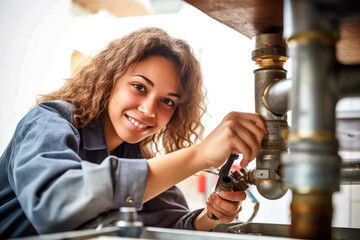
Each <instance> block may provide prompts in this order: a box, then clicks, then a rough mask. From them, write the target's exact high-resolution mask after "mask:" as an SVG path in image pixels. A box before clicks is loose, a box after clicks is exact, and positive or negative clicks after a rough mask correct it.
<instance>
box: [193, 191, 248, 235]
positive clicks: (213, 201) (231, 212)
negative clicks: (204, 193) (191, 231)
mask: <svg viewBox="0 0 360 240" xmlns="http://www.w3.org/2000/svg"><path fill="white" fill-rule="evenodd" d="M245 198H246V194H245V192H243V191H240V192H228V191H221V192H219V193H215V192H213V193H212V194H211V195H210V196H209V198H208V201H207V202H206V206H207V208H205V209H204V210H203V211H202V212H201V213H200V214H199V215H198V216H197V217H196V218H195V220H194V223H193V224H194V228H195V229H196V230H201V231H209V230H211V229H212V228H214V227H215V226H216V225H218V224H221V223H230V222H232V221H233V220H234V219H235V218H236V216H237V215H238V214H239V212H240V211H241V203H242V201H244V200H245ZM212 214H214V215H215V216H216V217H217V218H218V220H215V219H213V218H212Z"/></svg>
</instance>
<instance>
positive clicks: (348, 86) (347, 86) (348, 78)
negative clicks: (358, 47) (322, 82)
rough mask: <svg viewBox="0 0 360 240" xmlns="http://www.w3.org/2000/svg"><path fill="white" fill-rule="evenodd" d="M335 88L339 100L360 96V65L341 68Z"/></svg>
mask: <svg viewBox="0 0 360 240" xmlns="http://www.w3.org/2000/svg"><path fill="white" fill-rule="evenodd" d="M336 87H337V89H338V91H339V95H340V96H339V97H340V98H342V97H351V96H360V65H350V66H342V67H341V68H340V70H339V73H338V79H337V84H336Z"/></svg>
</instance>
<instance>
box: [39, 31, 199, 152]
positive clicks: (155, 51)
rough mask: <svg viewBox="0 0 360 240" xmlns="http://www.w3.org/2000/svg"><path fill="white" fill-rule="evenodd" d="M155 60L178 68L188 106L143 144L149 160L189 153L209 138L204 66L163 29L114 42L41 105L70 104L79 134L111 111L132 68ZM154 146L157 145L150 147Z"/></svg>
mask: <svg viewBox="0 0 360 240" xmlns="http://www.w3.org/2000/svg"><path fill="white" fill-rule="evenodd" d="M151 55H157V56H163V57H165V58H167V59H169V60H171V61H173V62H174V63H175V64H176V66H177V67H178V69H179V74H180V81H181V84H180V85H181V87H180V94H181V96H182V101H181V103H180V104H179V105H178V106H177V109H176V110H175V112H174V114H173V116H172V118H171V119H170V121H169V123H168V124H167V125H166V126H165V127H164V128H163V129H161V130H160V131H159V132H158V133H156V134H154V135H152V136H149V137H147V138H145V139H144V140H142V141H141V143H140V145H141V148H142V152H143V155H144V156H145V157H152V156H154V155H155V154H156V153H160V152H161V151H163V152H164V153H169V152H172V151H176V150H178V149H181V148H185V147H188V146H190V145H192V144H194V143H196V142H197V141H198V140H199V139H201V138H202V135H203V132H204V126H203V125H202V123H201V118H202V116H203V114H204V113H205V111H206V106H205V103H204V98H205V91H204V88H203V81H202V74H201V70H200V64H199V62H198V61H197V59H196V58H195V56H194V54H193V51H192V49H191V48H190V46H189V44H188V43H186V42H185V41H184V40H181V39H176V38H172V37H170V36H169V35H168V34H167V33H166V32H165V31H163V30H161V29H159V28H155V27H150V28H143V29H140V30H137V31H135V32H132V33H130V34H128V35H125V36H124V37H122V38H119V39H116V40H113V41H112V42H110V43H109V44H108V46H107V47H106V48H105V49H104V50H103V51H101V52H100V53H98V54H97V55H95V56H94V57H93V58H92V59H91V60H90V61H89V63H88V64H87V65H85V66H84V67H82V69H81V70H79V71H78V72H77V73H76V74H75V75H74V77H72V78H70V79H67V81H66V82H65V84H64V86H62V87H61V88H60V89H59V90H56V91H54V92H52V93H49V94H45V95H39V98H38V99H37V104H39V103H40V102H45V101H52V100H64V101H67V102H70V103H72V104H73V105H74V107H75V110H74V117H73V118H74V122H75V126H76V127H77V128H83V127H85V126H88V125H95V124H97V123H99V121H101V120H102V119H103V117H104V115H105V113H106V111H107V107H108V101H109V98H110V93H111V90H112V88H113V87H114V86H115V83H116V81H117V80H118V79H119V78H120V77H121V76H122V75H124V74H125V72H126V71H127V69H128V68H129V66H130V65H131V64H133V63H135V62H139V61H141V60H143V59H145V58H146V57H148V56H151ZM148 143H152V144H153V145H151V147H148V146H149V145H148ZM160 145H162V149H160Z"/></svg>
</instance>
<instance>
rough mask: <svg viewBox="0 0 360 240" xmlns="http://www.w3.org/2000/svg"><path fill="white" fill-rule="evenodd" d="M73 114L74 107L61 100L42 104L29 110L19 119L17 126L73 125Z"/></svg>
mask: <svg viewBox="0 0 360 240" xmlns="http://www.w3.org/2000/svg"><path fill="white" fill-rule="evenodd" d="M73 112H74V106H73V105H72V104H71V103H68V102H65V101H62V100H55V101H49V102H42V103H40V104H38V105H37V106H35V107H34V108H33V109H31V110H30V111H29V112H28V113H27V114H26V115H25V116H24V117H23V118H22V119H21V121H20V122H19V124H18V126H24V125H28V124H30V125H33V124H34V123H36V122H38V123H39V122H48V123H51V122H53V123H55V122H57V123H59V122H64V123H65V122H66V124H70V125H74V120H73ZM56 119H58V121H56Z"/></svg>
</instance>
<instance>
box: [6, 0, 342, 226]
mask: <svg viewBox="0 0 360 240" xmlns="http://www.w3.org/2000/svg"><path fill="white" fill-rule="evenodd" d="M74 12H77V13H79V12H81V11H79V9H78V8H76V7H75V8H74V6H72V4H71V1H70V0H46V1H44V0H31V1H22V0H2V1H0V34H1V35H0V36H1V37H0V53H1V60H0V84H1V85H0V114H1V115H0V152H2V151H3V150H4V149H5V147H6V145H7V144H8V142H9V141H10V138H11V136H12V134H13V132H14V130H15V127H16V124H17V122H18V121H19V120H20V119H21V118H22V116H24V115H25V114H26V112H27V111H28V110H29V108H30V107H31V106H33V104H34V103H35V97H36V95H37V94H40V93H46V92H49V91H51V90H54V89H56V88H58V87H59V86H61V85H62V84H63V82H64V80H63V79H65V78H67V77H69V76H70V54H71V52H72V50H73V49H76V50H79V51H81V52H83V53H85V54H94V53H95V52H96V51H97V50H100V49H101V48H102V47H104V46H105V45H106V43H107V42H109V41H110V40H112V39H114V38H117V37H120V36H122V35H123V34H125V33H127V32H129V31H132V30H135V29H137V28H139V27H144V26H158V27H161V28H163V29H165V30H167V31H168V32H169V33H170V34H171V35H173V36H176V37H180V38H183V39H185V40H187V41H188V42H189V43H190V45H191V46H192V47H193V49H194V51H195V53H196V55H197V57H198V59H199V60H200V61H201V65H202V69H203V73H204V77H205V85H206V87H207V90H208V99H209V105H208V111H209V114H208V115H207V116H206V122H205V123H206V126H207V133H209V132H210V131H211V130H212V129H213V128H214V127H215V126H216V125H217V124H218V123H219V122H220V121H221V119H222V118H223V117H224V116H225V114H226V113H228V112H229V111H246V112H254V109H255V107H254V105H255V104H254V88H253V73H252V70H253V69H254V64H253V62H252V61H251V51H252V49H253V46H252V42H251V40H249V39H248V38H246V37H244V36H242V35H241V34H239V33H237V32H235V31H233V30H231V29H229V28H228V27H226V26H224V25H222V24H220V23H218V22H216V21H215V20H213V19H211V18H209V17H207V16H206V15H204V14H202V13H201V12H200V11H198V10H196V9H194V8H192V7H190V6H188V5H187V4H186V5H184V6H183V8H181V10H180V11H179V13H172V14H161V15H153V16H143V17H129V18H121V19H119V18H114V17H112V16H111V15H109V13H107V12H100V13H98V14H96V15H90V14H80V15H74V14H73V13H74ZM252 166H254V165H252ZM196 178H197V177H196V176H194V177H192V178H189V179H188V180H187V181H184V182H183V183H181V184H180V186H181V188H182V189H183V190H184V192H185V194H186V197H187V199H188V200H189V204H190V207H191V208H192V209H194V208H197V207H201V206H204V203H205V199H206V196H204V195H201V194H198V193H197V192H196V180H197V179H196ZM253 193H254V194H255V195H256V197H257V198H258V200H259V201H260V210H259V213H258V216H257V217H256V218H255V221H256V222H270V223H289V221H290V218H289V202H290V198H291V193H290V192H289V193H288V194H286V196H285V197H283V198H282V199H280V200H276V201H270V200H266V199H264V198H262V197H261V196H259V194H258V193H257V191H256V190H254V191H253ZM346 193H347V192H345V194H346ZM346 196H348V195H345V198H346ZM251 211H252V203H251V202H250V200H247V201H246V202H245V203H244V211H243V219H241V220H246V218H247V216H248V215H249V216H250V214H251ZM336 214H338V215H339V216H340V218H339V217H337V216H335V223H336V224H337V225H342V226H347V225H349V221H347V220H346V219H349V211H348V212H346V211H342V212H340V211H339V212H336ZM240 218H241V217H240ZM336 219H340V220H336ZM344 219H345V220H344Z"/></svg>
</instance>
